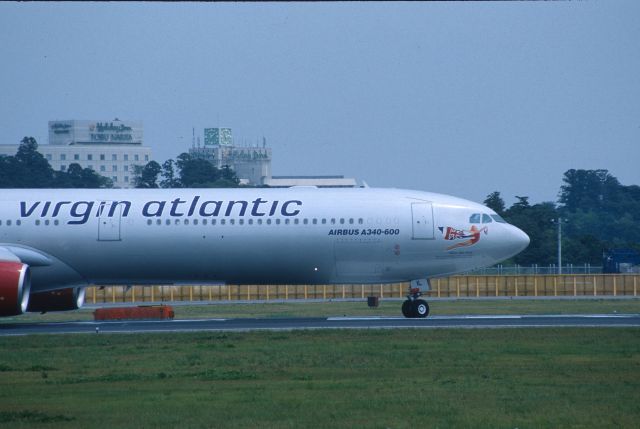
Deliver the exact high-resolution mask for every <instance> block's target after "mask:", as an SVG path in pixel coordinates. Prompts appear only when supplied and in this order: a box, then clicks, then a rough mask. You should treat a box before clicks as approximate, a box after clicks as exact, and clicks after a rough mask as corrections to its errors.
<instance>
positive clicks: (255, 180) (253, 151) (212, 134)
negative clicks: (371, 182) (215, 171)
mask: <svg viewBox="0 0 640 429" xmlns="http://www.w3.org/2000/svg"><path fill="white" fill-rule="evenodd" d="M194 134H195V133H194ZM189 154H190V155H191V156H194V157H196V158H201V159H204V160H207V161H209V162H211V163H212V164H213V165H214V166H216V167H217V168H222V167H224V166H225V165H228V166H229V167H231V168H232V169H233V170H234V171H235V173H236V176H238V178H239V179H240V183H242V184H247V185H254V186H269V187H272V188H289V187H291V186H317V187H319V188H355V187H357V186H358V182H357V181H356V179H353V178H349V177H344V176H272V175H271V148H268V147H267V142H266V140H265V139H264V138H263V140H262V146H257V145H256V146H236V145H235V144H234V142H233V133H232V132H231V128H205V129H204V145H203V146H200V144H199V139H198V145H196V144H195V135H194V142H193V147H192V148H191V149H189Z"/></svg>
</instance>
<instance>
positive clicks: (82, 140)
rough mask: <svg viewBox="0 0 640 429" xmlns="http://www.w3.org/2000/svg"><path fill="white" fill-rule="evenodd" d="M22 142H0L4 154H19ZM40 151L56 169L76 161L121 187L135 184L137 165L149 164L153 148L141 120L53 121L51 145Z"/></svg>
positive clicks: (50, 127)
mask: <svg viewBox="0 0 640 429" xmlns="http://www.w3.org/2000/svg"><path fill="white" fill-rule="evenodd" d="M17 150H18V145H0V155H15V154H16V152H17ZM38 151H39V152H40V153H42V155H43V156H44V157H45V158H46V159H47V161H49V164H50V165H51V167H52V168H53V169H54V170H58V171H66V170H67V168H69V165H70V164H72V163H76V164H79V165H80V166H81V167H82V168H90V169H92V170H94V171H96V173H98V174H100V175H102V176H105V177H108V178H110V179H111V180H112V181H113V185H114V186H115V187H117V188H130V187H133V186H134V183H133V175H134V174H133V173H134V168H133V166H134V165H145V164H146V163H147V162H149V161H150V160H151V159H152V157H151V148H150V147H147V146H144V145H143V127H142V122H140V121H121V120H119V119H117V118H116V119H114V120H113V121H90V120H66V121H49V144H40V145H38Z"/></svg>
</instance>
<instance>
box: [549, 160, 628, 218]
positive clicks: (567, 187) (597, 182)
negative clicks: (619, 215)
mask: <svg viewBox="0 0 640 429" xmlns="http://www.w3.org/2000/svg"><path fill="white" fill-rule="evenodd" d="M562 181H563V182H564V185H562V187H561V188H560V198H559V201H560V204H562V205H563V206H564V208H565V209H566V210H568V211H570V212H573V211H576V210H580V209H582V210H594V209H601V208H604V207H607V206H611V205H615V204H616V203H617V202H618V201H619V197H620V187H621V185H620V182H618V179H616V178H615V177H613V176H612V175H611V174H609V171H607V170H574V169H571V170H567V171H566V172H565V173H564V177H563V178H562Z"/></svg>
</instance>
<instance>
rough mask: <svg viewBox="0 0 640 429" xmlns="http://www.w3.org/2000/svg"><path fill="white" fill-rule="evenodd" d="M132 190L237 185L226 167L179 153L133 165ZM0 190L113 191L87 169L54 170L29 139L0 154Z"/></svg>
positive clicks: (72, 166) (109, 183)
mask: <svg viewBox="0 0 640 429" xmlns="http://www.w3.org/2000/svg"><path fill="white" fill-rule="evenodd" d="M133 183H134V185H135V187H136V188H233V187H237V186H240V180H239V179H238V177H237V175H236V173H235V172H234V171H233V170H232V169H231V168H230V167H229V166H224V167H223V168H216V167H215V166H214V165H213V164H212V163H210V162H208V161H206V160H204V159H199V158H195V157H192V156H191V155H189V154H188V153H183V154H181V155H179V156H178V158H177V159H176V160H175V161H174V160H173V159H169V160H167V161H165V162H164V163H163V164H162V165H160V164H158V163H157V162H155V161H150V162H148V163H147V164H146V165H144V166H141V165H134V166H133ZM0 188H113V181H112V180H111V179H109V178H108V177H104V176H101V175H100V174H98V173H96V172H95V171H94V170H92V169H90V168H82V167H81V166H80V164H78V163H71V164H70V165H69V167H68V168H67V169H66V171H56V170H54V169H53V168H52V167H51V165H50V164H49V161H47V159H46V158H45V157H44V156H43V155H42V154H41V153H40V152H38V143H37V142H36V140H35V139H34V138H33V137H25V138H23V139H22V141H21V142H20V145H19V146H18V150H17V152H16V154H15V155H13V156H6V155H0Z"/></svg>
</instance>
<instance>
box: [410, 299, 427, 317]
mask: <svg viewBox="0 0 640 429" xmlns="http://www.w3.org/2000/svg"><path fill="white" fill-rule="evenodd" d="M413 313H414V314H415V316H414V317H418V318H421V319H424V318H425V317H427V316H428V315H429V304H427V301H425V300H424V299H418V300H415V301H414V302H413Z"/></svg>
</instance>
